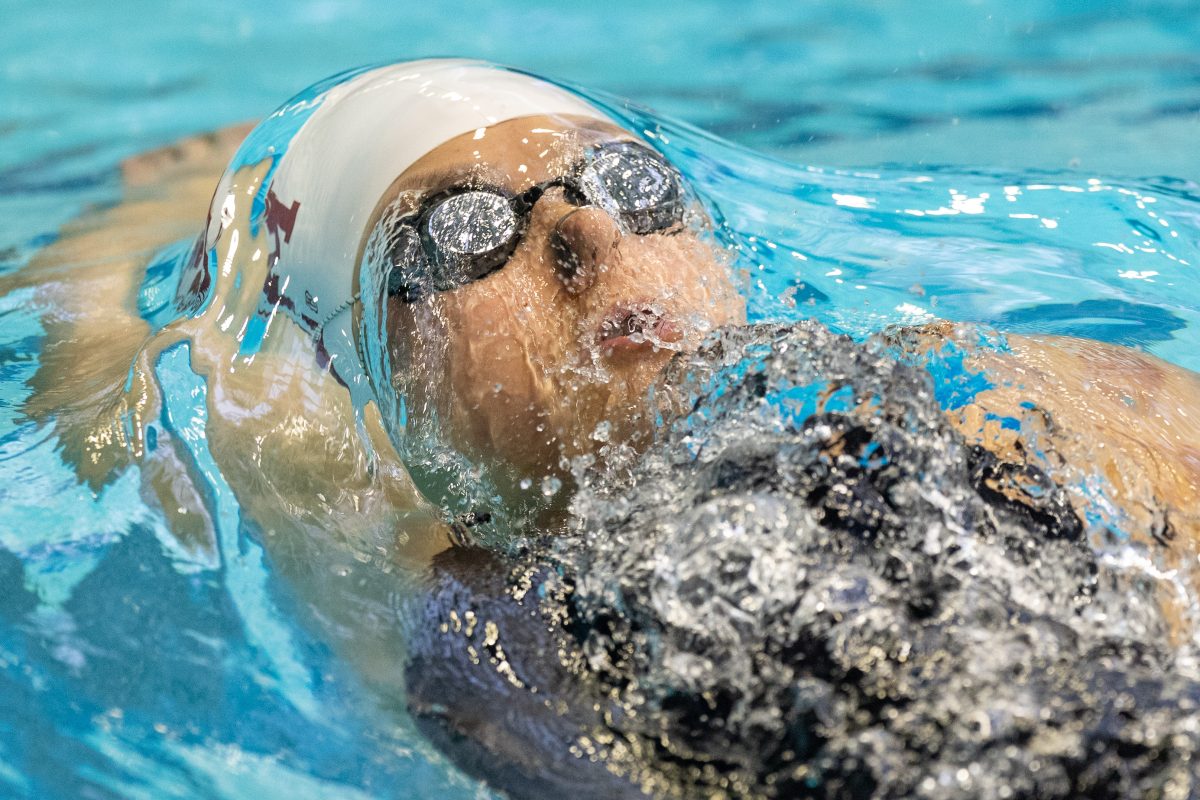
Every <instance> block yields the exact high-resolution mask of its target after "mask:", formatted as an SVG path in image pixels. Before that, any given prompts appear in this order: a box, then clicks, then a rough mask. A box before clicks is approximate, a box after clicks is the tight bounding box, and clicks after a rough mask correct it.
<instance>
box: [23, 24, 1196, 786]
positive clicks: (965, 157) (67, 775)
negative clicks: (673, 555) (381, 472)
mask: <svg viewBox="0 0 1200 800" xmlns="http://www.w3.org/2000/svg"><path fill="white" fill-rule="evenodd" d="M744 5H746V4H742V3H733V2H699V1H698V0H697V1H695V2H688V3H678V4H675V7H674V8H667V7H666V6H665V4H653V3H635V2H632V1H631V0H614V2H609V3H606V4H603V5H602V6H590V5H578V6H570V5H567V4H562V3H547V2H522V3H495V4H478V6H472V7H471V8H470V9H469V10H468V11H464V10H463V9H462V6H461V5H460V4H455V5H454V6H453V7H451V6H449V5H446V4H439V3H421V4H413V7H410V8H400V7H398V6H397V4H394V3H383V2H379V1H378V0H363V1H361V2H354V1H353V0H346V1H345V2H333V1H332V0H322V1H319V2H318V1H314V2H296V3H289V4H284V3H278V4H262V5H259V6H257V7H255V8H248V7H246V4H242V3H234V2H231V1H230V0H210V2H205V3H194V4H188V3H164V4H151V3H138V2H109V3H104V4H91V3H78V4H71V3H65V2H49V3H41V4H36V5H35V4H32V3H21V2H18V0H0V22H3V24H0V270H5V271H7V270H12V269H17V268H19V267H20V266H21V265H23V264H24V263H26V262H27V261H28V259H29V258H30V257H31V256H32V255H33V254H34V253H36V252H37V251H38V249H39V248H40V247H42V246H44V245H45V244H46V243H48V242H49V241H52V240H53V238H54V236H55V234H56V231H57V230H58V229H59V228H60V226H61V225H62V224H63V223H64V222H65V221H66V220H68V219H70V218H72V217H74V216H75V215H77V214H78V213H80V212H81V211H82V210H84V209H85V208H87V207H89V206H93V205H103V204H106V203H111V202H114V201H116V200H117V198H118V196H119V192H118V189H119V181H118V176H117V173H116V166H117V164H118V162H119V160H120V159H121V158H122V157H124V156H126V155H129V154H131V153H135V152H138V151H140V150H144V149H146V148H149V147H153V146H156V145H160V144H164V143H166V142H169V141H171V140H173V139H175V138H177V137H179V136H181V135H184V134H188V133H194V132H198V131H203V130H209V129H213V128H217V127H220V126H222V125H225V124H229V123H232V122H236V121H240V120H244V119H252V118H258V117H262V116H265V115H266V114H267V113H269V112H270V111H271V110H272V109H273V108H274V107H275V106H277V105H279V104H280V103H282V102H283V101H284V100H285V99H286V98H287V97H289V96H291V95H293V94H295V93H296V92H298V91H300V90H301V89H302V88H303V87H305V86H307V85H308V84H310V83H312V82H314V81H317V80H319V79H321V78H323V77H325V76H326V75H328V74H332V73H334V72H338V71H341V70H343V69H346V68H348V67H352V66H355V65H358V64H364V63H372V62H380V61H388V60H393V59H397V58H407V57H418V56H423V55H466V56H474V57H481V58H487V59H492V60H496V61H500V62H505V63H510V64H514V65H517V66H520V67H522V68H525V69H529V70H532V71H534V72H540V73H544V74H548V75H551V76H554V77H556V78H559V79H562V80H565V81H568V82H572V83H574V84H578V85H580V86H585V87H588V91H592V92H594V93H595V92H599V93H601V94H593V95H592V96H593V97H594V99H596V100H597V101H598V102H601V103H608V104H610V105H611V107H612V108H614V109H615V111H616V112H617V113H618V114H619V115H622V116H623V117H624V119H626V120H627V122H628V124H629V125H630V126H631V127H634V128H636V129H639V130H643V131H647V132H648V135H651V136H653V137H655V139H656V141H657V142H658V143H659V144H660V145H661V146H662V147H663V149H664V150H666V151H667V152H668V153H670V154H671V156H672V157H673V158H674V160H675V161H676V162H677V163H678V164H679V165H680V167H681V168H682V169H683V170H684V171H685V172H686V173H687V174H688V175H689V177H690V178H691V179H692V181H693V183H694V184H695V185H696V186H697V187H698V189H699V190H700V191H701V192H702V193H703V194H704V195H705V196H706V197H707V198H708V199H709V200H710V201H711V202H712V203H713V204H714V205H715V207H716V208H718V209H719V210H720V212H721V214H723V215H724V217H725V221H726V229H725V236H726V238H727V240H728V242H729V244H730V245H731V246H732V247H735V248H737V250H738V253H739V266H740V267H741V268H744V269H745V270H746V271H747V273H748V275H749V276H750V280H751V283H752V290H751V304H752V311H753V313H754V314H755V315H756V316H758V317H761V318H778V317H784V318H795V317H798V316H815V317H818V318H819V319H821V320H823V321H825V322H826V323H828V324H831V325H834V326H835V327H838V328H840V329H842V330H846V331H849V332H852V333H856V334H864V333H866V332H869V331H872V330H876V329H878V328H879V327H880V326H882V325H884V324H887V323H890V322H915V321H920V320H925V319H932V318H934V317H946V318H951V319H960V320H979V321H984V322H990V323H992V324H994V325H996V326H997V327H1000V328H1002V329H1004V330H1017V331H1039V332H1054V333H1067V334H1074V335H1082V336H1090V337H1093V338H1098V339H1103V340H1106V341H1112V342H1118V343H1122V344H1127V345H1130V346H1135V347H1142V348H1145V349H1148V350H1150V351H1151V352H1153V353H1155V354H1157V355H1159V356H1161V357H1163V358H1166V359H1168V360H1170V361H1173V362H1175V363H1178V364H1181V365H1184V366H1187V367H1190V368H1192V369H1200V333H1198V331H1200V327H1198V326H1200V318H1198V314H1200V281H1197V280H1196V277H1195V271H1196V269H1197V268H1198V267H1200V183H1198V181H1200V155H1198V152H1197V150H1196V146H1195V143H1196V142H1197V141H1200V6H1197V4H1195V3H1194V2H1191V1H1190V0H1178V1H1177V2H1171V1H1169V0H1161V1H1159V2H1149V1H1148V0H1146V1H1143V2H1133V1H1132V0H1130V1H1127V2H1106V3H1101V2H1082V1H1080V2H1052V1H1051V0H1041V1H1038V0H1008V1H1007V2H999V0H978V1H976V2H943V1H941V0H933V1H931V2H923V3H884V2H867V1H866V0H860V1H859V2H838V3H820V4H817V3H806V4H798V3H779V4H777V5H775V6H774V7H772V6H768V5H766V4H761V5H755V6H754V7H753V8H750V9H747V8H744V7H743V6H744ZM618 97H629V98H633V99H635V100H636V101H637V102H638V103H641V104H645V105H648V106H652V107H654V108H655V109H657V111H658V112H660V113H661V114H665V115H667V116H669V117H674V118H679V119H682V120H687V121H688V122H689V123H692V124H694V125H696V126H699V128H693V127H690V126H688V125H685V124H680V123H676V122H671V121H667V120H666V119H665V118H664V117H662V116H658V115H654V114H650V113H649V112H644V111H641V110H639V109H638V108H626V107H625V106H624V105H623V104H622V103H621V102H620V101H619V100H616V99H615V98H618ZM700 129H703V130H704V131H709V132H711V133H712V134H718V135H719V136H720V137H724V138H723V139H718V138H715V137H714V136H713V135H710V134H709V133H704V132H703V131H702V130H700ZM726 140H728V141H726ZM735 143H736V144H735ZM747 147H748V148H753V149H754V150H756V151H758V152H757V153H756V152H753V151H751V150H747V149H745V148H747ZM764 154H765V155H764ZM201 223H202V220H197V229H199V225H200V224H201ZM26 299H27V298H25V297H23V296H19V295H18V296H10V297H8V298H5V299H4V300H2V301H0V315H2V316H3V325H2V327H0V587H2V588H0V796H4V797H7V796H12V797H37V798H60V797H61V798H74V797H146V798H162V797H247V796H253V797H263V798H270V797H287V798H309V797H312V798H316V797H321V798H329V797H339V798H355V799H356V800H357V798H369V797H393V796H401V797H475V796H480V795H482V796H487V795H488V790H487V789H486V788H484V787H482V786H480V785H479V784H477V783H476V782H475V781H473V780H471V779H469V778H466V777H464V776H462V775H461V774H460V773H458V772H457V771H456V770H455V769H454V768H453V767H452V766H450V765H448V764H447V763H446V762H445V760H444V759H442V758H441V757H440V756H439V755H438V754H437V753H436V752H434V751H433V750H432V749H431V748H430V747H428V746H427V745H426V744H424V743H423V742H422V741H421V739H420V738H419V737H417V736H416V735H415V734H414V733H413V731H412V729H411V724H410V723H409V722H408V721H407V719H406V718H405V716H404V714H403V711H402V708H403V697H402V696H399V695H398V694H396V693H394V692H392V691H389V690H388V689H386V688H381V687H379V686H377V685H374V684H368V682H367V681H366V679H365V678H364V677H363V676H362V675H360V674H358V673H357V672H356V670H355V669H353V668H352V667H351V666H349V665H347V664H345V663H343V662H342V661H341V660H340V659H339V658H337V657H336V655H335V654H334V652H335V650H336V649H337V647H338V646H339V645H340V644H345V643H346V642H353V641H354V639H355V637H356V636H357V637H363V636H375V637H382V638H386V637H387V636H388V635H389V631H390V630H391V629H392V628H394V627H398V626H396V624H395V619H394V613H393V612H392V610H391V604H390V602H389V594H388V590H387V588H386V586H385V587H384V588H383V589H379V588H378V587H372V588H371V589H369V590H368V589H364V590H363V591H362V593H361V596H360V597H358V598H357V599H358V601H359V602H360V604H361V611H362V614H361V616H362V620H363V621H362V625H361V627H360V628H358V629H357V630H352V631H343V630H340V629H335V628H334V626H331V625H328V624H325V622H324V621H323V619H322V614H321V609H320V608H312V607H309V606H308V605H306V604H305V603H303V602H301V601H300V600H299V599H297V598H296V597H294V596H293V595H292V594H291V593H290V592H289V588H288V584H287V582H286V581H284V580H282V579H281V578H279V577H278V576H275V575H274V574H273V573H272V572H271V569H270V566H269V563H268V562H267V561H266V560H265V557H264V553H263V550H262V548H261V547H260V545H259V544H258V542H257V541H256V538H255V537H256V533H255V532H254V531H253V530H251V529H250V528H249V527H248V526H246V525H244V524H243V523H242V522H241V521H240V517H239V515H238V513H237V511H238V510H237V508H236V504H234V503H233V501H232V498H231V497H230V496H229V493H228V491H222V486H221V480H220V476H219V474H217V475H210V476H209V480H210V484H211V485H210V489H211V491H212V499H213V502H214V504H215V507H216V508H217V509H218V511H219V516H220V517H221V520H222V522H221V531H220V547H221V550H220V553H219V560H218V562H216V563H199V562H197V561H195V560H190V559H189V558H187V557H186V556H185V555H183V554H181V553H179V552H178V551H177V549H173V548H172V546H171V541H172V540H171V537H170V536H169V534H168V532H166V531H164V530H163V523H162V521H161V519H158V518H156V516H155V514H154V513H152V512H151V511H150V510H149V509H148V508H147V507H146V506H145V505H144V504H143V503H142V501H141V499H140V498H139V496H138V488H137V485H136V480H135V479H134V476H132V475H128V476H126V479H123V480H122V481H118V482H117V483H115V484H114V485H112V486H110V487H108V488H106V489H105V490H104V491H103V492H101V493H100V494H99V496H96V495H94V494H93V493H92V492H91V491H90V490H89V489H88V488H87V487H86V486H80V485H78V484H77V483H76V481H75V477H74V474H73V472H72V471H70V470H69V469H68V468H66V467H64V466H63V465H62V464H61V462H60V460H59V457H58V455H57V454H56V452H55V442H54V439H53V436H52V435H51V434H50V433H49V432H48V431H45V430H37V429H34V428H32V427H31V426H29V425H27V424H25V423H23V422H22V421H21V420H20V419H19V417H18V416H17V414H16V407H17V406H18V404H19V403H20V401H21V399H22V397H23V396H24V393H25V391H26V389H25V388H24V381H25V380H27V379H28V378H29V376H30V375H31V374H32V373H33V371H34V370H35V368H36V364H37V358H38V353H39V350H40V348H41V346H42V341H41V331H40V327H39V325H38V323H37V320H36V316H35V315H33V314H32V313H31V312H30V310H29V309H27V308H26V307H25V305H26V304H25V300H26ZM186 359H187V353H186V349H185V348H180V349H175V350H171V351H168V353H166V354H165V355H164V357H163V359H162V362H161V363H160V364H159V366H158V370H159V375H160V377H161V378H162V379H163V380H164V381H166V382H168V383H169V384H170V385H171V386H172V390H173V391H172V397H173V398H175V401H176V402H177V403H178V405H177V406H175V407H173V408H169V409H168V416H171V415H174V416H173V417H172V420H170V421H171V422H172V424H173V425H174V426H176V428H175V429H176V430H177V431H185V430H194V431H197V432H198V431H200V430H202V426H203V420H202V419H196V418H195V417H194V415H192V414H193V412H194V409H196V408H197V407H199V406H198V402H197V401H198V398H199V397H200V395H201V393H202V392H203V390H204V387H203V385H202V384H199V385H198V384H196V383H195V382H194V381H193V382H189V378H190V377H191V373H190V370H188V369H187V366H186ZM181 435H182V434H181ZM183 438H187V437H186V436H183ZM189 441H192V442H193V443H194V448H193V455H194V456H195V457H196V459H197V462H198V463H203V457H204V447H205V446H204V444H203V437H202V436H200V435H199V433H197V434H196V436H195V437H193V439H191V440H189ZM231 504H232V505H231ZM396 580H397V581H399V580H400V578H399V577H397V578H396ZM384 583H385V584H386V581H384ZM390 635H393V636H394V635H395V634H390ZM397 647H399V645H397ZM398 670H399V667H398V666H397V671H398Z"/></svg>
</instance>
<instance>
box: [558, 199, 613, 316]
mask: <svg viewBox="0 0 1200 800" xmlns="http://www.w3.org/2000/svg"><path fill="white" fill-rule="evenodd" d="M552 202H553V204H554V208H553V209H552V213H554V214H556V215H557V216H558V218H557V220H556V221H555V223H554V227H553V229H552V230H551V234H550V249H551V251H552V252H553V254H554V269H555V272H556V273H557V275H558V278H559V280H561V281H562V283H563V286H565V287H566V289H567V291H568V292H570V293H571V294H579V293H580V292H584V291H586V290H587V289H588V287H589V286H591V285H592V284H593V283H594V282H595V280H596V276H597V275H598V274H599V273H600V271H601V270H603V269H605V268H607V267H608V266H610V265H611V262H612V260H613V259H615V258H616V257H617V245H618V244H620V241H621V228H620V226H619V225H618V224H617V221H616V220H615V219H613V218H612V217H611V216H610V215H609V214H608V213H607V212H606V211H604V210H603V209H600V208H597V207H595V206H576V205H571V204H569V203H566V202H565V201H563V202H559V201H552Z"/></svg>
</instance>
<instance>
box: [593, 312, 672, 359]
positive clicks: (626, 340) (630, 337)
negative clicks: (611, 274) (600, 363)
mask: <svg viewBox="0 0 1200 800" xmlns="http://www.w3.org/2000/svg"><path fill="white" fill-rule="evenodd" d="M682 338H683V333H682V331H680V329H679V326H678V325H677V324H676V323H675V322H674V321H673V320H671V319H670V318H669V317H667V316H666V315H665V314H664V312H663V310H662V309H661V308H660V307H658V306H656V305H654V304H651V303H642V304H635V305H616V306H613V308H612V310H611V311H610V312H609V313H608V315H607V316H606V317H605V318H604V320H603V321H602V322H601V323H600V329H599V331H598V332H597V335H596V341H597V343H598V344H599V345H600V350H601V352H603V353H604V354H605V355H611V354H614V353H629V352H637V351H644V350H662V349H667V350H675V349H677V348H676V347H675V345H676V344H677V343H678V342H679V341H680V340H681V339H682Z"/></svg>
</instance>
